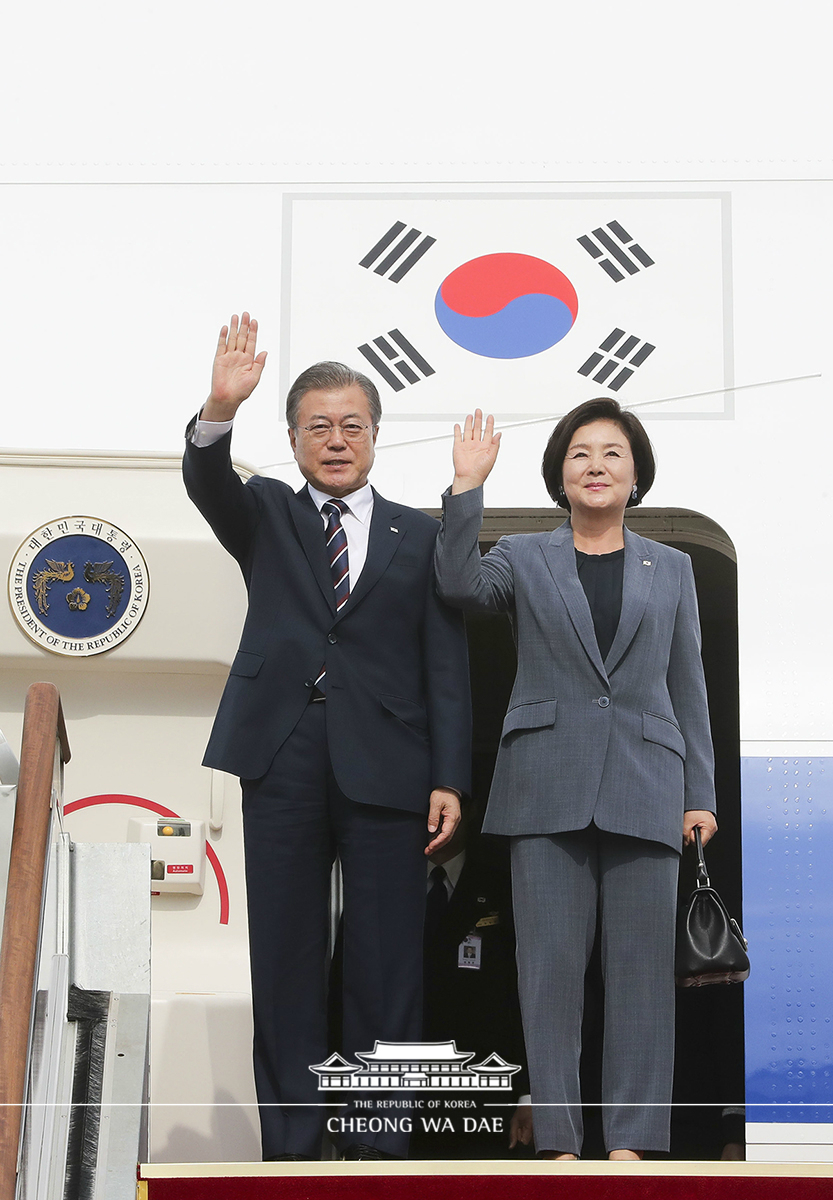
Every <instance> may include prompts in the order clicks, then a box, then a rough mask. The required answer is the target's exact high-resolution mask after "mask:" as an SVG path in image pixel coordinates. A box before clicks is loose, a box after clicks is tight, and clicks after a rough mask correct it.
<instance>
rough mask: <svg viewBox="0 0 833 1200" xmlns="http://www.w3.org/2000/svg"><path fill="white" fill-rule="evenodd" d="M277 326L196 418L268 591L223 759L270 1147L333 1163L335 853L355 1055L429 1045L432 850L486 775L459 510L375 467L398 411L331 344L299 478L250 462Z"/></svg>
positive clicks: (228, 347)
mask: <svg viewBox="0 0 833 1200" xmlns="http://www.w3.org/2000/svg"><path fill="white" fill-rule="evenodd" d="M256 341H257V323H256V322H255V321H254V320H253V319H250V317H249V315H248V314H247V313H243V315H242V318H241V319H240V320H239V321H238V318H237V317H236V316H234V317H232V320H231V323H230V326H228V327H227V326H223V329H222V330H221V332H220V338H219V343H218V346H217V352H216V355H215V359H214V369H213V375H212V384H211V392H210V395H209V397H208V400H207V401H206V403H205V405H204V406H203V409H202V411H201V413H200V414H199V417H198V418H195V419H194V421H192V423H191V425H190V426H189V428H188V431H187V439H186V450H185V461H184V475H185V483H186V487H187V490H188V494H189V496H190V497H191V499H192V500H193V501H194V503H195V504H196V505H197V507H198V508H199V510H200V512H201V513H202V514H203V516H204V517H205V518H206V520H207V521H208V522H209V524H210V525H211V527H212V529H213V530H214V533H215V534H216V536H217V537H218V539H219V541H220V542H221V543H222V545H223V546H224V547H225V548H226V549H227V550H228V551H229V553H230V554H232V555H233V556H234V558H235V559H236V560H237V562H238V563H239V565H240V568H241V570H242V572H243V576H244V579H245V581H246V585H247V588H248V597H249V603H248V613H247V617H246V622H245V625H244V628H243V634H242V638H241V642H240V649H239V651H238V653H237V655H236V657H235V659H234V661H233V663H232V666H231V673H230V675H229V679H228V683H227V685H226V688H225V691H224V693H223V697H222V699H221V701H220V706H219V709H218V712H217V717H216V720H215V723H214V727H213V730H212V734H211V738H210V741H209V744H208V749H207V750H206V754H205V758H204V760H203V761H204V763H205V765H206V766H210V767H215V768H217V769H218V770H222V771H227V772H230V773H232V774H235V775H238V776H240V779H241V784H242V789H243V821H244V838H245V855H246V883H247V891H248V907H249V943H250V953H251V968H252V994H253V1005H254V1027H255V1035H254V1062H255V1082H256V1087H257V1095H258V1102H259V1105H260V1120H261V1134H262V1150H263V1157H264V1158H265V1159H270V1160H281V1159H283V1160H286V1159H290V1160H292V1159H316V1158H318V1157H319V1155H320V1147H321V1141H322V1134H323V1129H324V1120H325V1113H326V1111H327V1110H325V1109H324V1108H323V1106H321V1105H320V1104H319V1103H318V1101H319V1100H320V1099H321V1098H322V1097H321V1094H320V1093H319V1092H318V1091H317V1090H316V1089H317V1079H316V1077H315V1076H314V1075H313V1074H312V1073H311V1071H310V1066H311V1065H313V1064H319V1063H321V1062H323V1061H324V1059H325V1058H326V1056H327V1051H328V1046H327V1033H326V983H325V977H326V976H325V965H326V953H327V935H328V893H329V880H330V871H331V867H332V864H333V861H334V858H335V856H336V854H338V856H339V858H340V860H341V866H342V872H343V878H344V943H345V946H344V983H343V988H344V996H343V1002H344V1049H345V1052H346V1053H348V1054H351V1055H352V1054H354V1053H355V1052H356V1051H366V1050H372V1049H373V1046H374V1044H375V1042H376V1040H380V1041H392V1042H408V1041H419V1040H420V1033H421V990H422V965H421V957H422V925H423V914H424V907H425V866H424V861H425V860H424V854H426V853H431V852H433V851H434V850H436V849H437V848H438V847H440V846H442V845H443V844H444V843H445V842H446V841H447V840H448V839H449V838H450V837H451V835H452V833H453V831H454V828H455V826H456V824H457V822H458V820H459V813H460V806H459V797H460V795H461V794H462V793H463V792H465V791H467V789H468V787H469V770H470V721H471V717H470V702H469V683H468V671H467V655H466V642H465V631H464V627H463V623H462V619H461V618H460V616H459V615H458V614H456V613H454V612H453V611H452V610H450V609H448V608H446V606H445V605H444V604H443V603H442V602H441V601H440V600H439V599H438V597H437V595H436V591H435V587H434V575H433V566H432V557H433V552H434V543H435V540H436V534H437V530H438V523H437V522H436V521H434V520H433V519H431V518H429V517H427V516H426V515H425V514H423V513H421V512H418V511H416V510H414V509H411V508H407V507H405V506H403V505H401V504H392V503H390V502H388V501H387V500H385V499H383V498H382V497H381V496H380V495H378V493H376V492H375V491H374V490H373V489H372V488H371V487H370V485H369V483H368V475H369V473H370V469H371V467H372V466H373V459H374V448H375V443H376V436H377V432H378V425H379V418H380V415H381V406H380V403H379V396H378V392H377V390H376V388H375V386H374V384H373V383H372V382H371V380H369V379H368V378H366V377H365V376H364V375H361V374H359V373H358V372H356V371H352V370H351V369H350V368H349V367H345V366H344V365H343V364H340V363H331V362H325V363H318V364H316V365H315V366H313V367H310V368H309V369H308V370H307V371H305V372H304V373H303V374H302V375H301V376H299V378H298V379H297V380H296V381H295V383H294V384H293V385H292V387H291V388H290V391H289V395H288V397H287V407H286V415H287V424H288V426H289V439H290V443H291V445H292V450H293V453H294V456H295V459H296V461H297V463H298V466H299V468H300V470H301V473H302V475H303V476H304V477H305V479H306V484H305V485H304V487H302V488H301V490H300V491H299V492H297V493H295V492H293V491H292V489H291V488H289V487H288V486H287V485H286V484H284V483H282V482H280V481H278V480H276V479H269V478H265V477H263V476H257V475H256V476H254V477H252V478H251V479H249V480H248V482H247V483H246V484H245V485H244V484H243V482H242V481H241V479H240V477H239V476H238V475H237V473H236V472H235V471H234V469H233V468H232V465H231V459H230V442H231V421H232V419H233V418H234V415H235V413H236V412H237V410H238V409H239V407H240V405H241V404H242V403H243V402H244V401H245V400H246V399H247V398H248V396H249V395H250V394H251V393H252V391H253V390H254V388H255V387H256V386H257V383H258V381H259V379H260V376H261V373H262V371H263V367H264V364H265V361H266V355H265V353H262V352H261V353H260V354H258V353H257V348H256ZM426 821H427V829H428V838H426ZM426 840H428V845H427V846H426ZM365 1095H367V1093H365ZM337 1111H338V1113H339V1117H344V1118H346V1120H344V1121H340V1122H339V1128H340V1129H343V1130H344V1132H343V1133H342V1134H341V1135H340V1136H339V1143H338V1144H339V1146H340V1149H341V1150H342V1153H343V1156H344V1157H345V1158H351V1159H365V1158H367V1159H372V1158H389V1157H404V1156H405V1154H406V1153H407V1132H406V1131H404V1130H403V1129H401V1128H394V1129H390V1127H389V1126H390V1122H388V1123H387V1127H386V1128H385V1129H384V1130H383V1131H379V1132H367V1133H362V1134H361V1135H359V1136H356V1135H353V1134H352V1133H351V1129H352V1128H355V1126H351V1125H350V1123H349V1118H350V1115H351V1113H352V1111H353V1108H352V1105H350V1104H348V1107H347V1108H346V1109H340V1110H337ZM362 1116H364V1117H366V1118H372V1117H373V1110H369V1109H366V1108H364V1109H362ZM401 1124H404V1123H401ZM373 1125H374V1123H373V1122H372V1120H367V1121H366V1122H364V1124H363V1125H362V1128H363V1129H367V1130H371V1129H372V1127H373Z"/></svg>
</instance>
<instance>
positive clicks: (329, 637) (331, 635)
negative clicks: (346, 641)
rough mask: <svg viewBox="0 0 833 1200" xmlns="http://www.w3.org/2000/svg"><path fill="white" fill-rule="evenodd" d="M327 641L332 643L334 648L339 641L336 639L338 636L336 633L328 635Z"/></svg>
mask: <svg viewBox="0 0 833 1200" xmlns="http://www.w3.org/2000/svg"><path fill="white" fill-rule="evenodd" d="M327 641H328V642H329V643H330V645H331V646H334V645H335V644H336V642H337V641H338V638H337V637H336V635H335V634H334V633H328V634H327Z"/></svg>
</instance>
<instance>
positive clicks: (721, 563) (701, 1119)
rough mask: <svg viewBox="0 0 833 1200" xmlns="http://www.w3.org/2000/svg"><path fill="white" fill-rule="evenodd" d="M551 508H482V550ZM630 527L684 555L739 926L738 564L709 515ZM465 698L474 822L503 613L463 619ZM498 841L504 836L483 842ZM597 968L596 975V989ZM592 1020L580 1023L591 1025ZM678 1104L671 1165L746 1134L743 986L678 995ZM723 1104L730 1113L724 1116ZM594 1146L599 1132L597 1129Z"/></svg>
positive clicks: (729, 886) (683, 513) (719, 881)
mask: <svg viewBox="0 0 833 1200" xmlns="http://www.w3.org/2000/svg"><path fill="white" fill-rule="evenodd" d="M562 521H563V518H561V519H558V518H555V519H554V514H553V510H552V509H551V508H549V509H524V510H505V509H504V510H496V509H491V510H487V512H486V514H485V517H484V521H483V528H482V530H481V535H480V548H481V552H482V553H485V552H486V551H487V550H488V549H489V548H490V547H491V546H493V545H494V544H495V542H497V540H498V539H499V538H500V537H502V536H504V535H505V534H511V533H532V532H539V531H544V530H548V529H552V528H554V527H555V526H556V525H558V524H561V523H562ZM627 524H628V527H629V528H630V529H632V530H633V532H635V533H639V534H640V535H642V536H643V537H648V538H653V539H654V540H656V541H660V542H665V543H667V544H669V545H672V546H675V547H676V548H677V549H680V550H683V551H685V552H686V553H687V554H689V555H690V556H691V559H692V563H693V567H694V575H695V580H696V585H697V595H698V602H699V607H700V621H701V626H702V632H703V664H704V668H705V674H706V685H707V689H708V696H709V710H710V717H711V727H712V736H713V739H714V748H715V775H716V787H717V797H718V822H719V833H718V836H717V837H716V838H715V839H714V840H713V842H712V843H711V844H710V846H709V850H708V865H709V870H710V873H711V876H712V879H713V881H714V883H715V885H716V886H717V887H718V890H719V891H720V893H721V895H722V896H723V898H724V900H725V902H726V904H727V907H728V908H729V911H730V912H731V913H732V914H733V915H736V916H737V918H738V920H739V921H740V922H741V925H742V924H743V917H742V896H741V844H740V764H739V687H738V620H737V565H736V560H735V553H734V548H733V546H732V543H731V540H730V539H729V537H728V536H727V534H726V533H725V532H724V530H722V529H721V528H720V526H718V525H716V524H715V523H714V522H713V521H711V520H709V518H708V517H705V516H702V515H701V514H698V513H694V512H690V511H687V510H679V509H658V508H637V509H629V510H628V512H627ZM466 625H467V631H468V639H469V655H470V669H471V681H472V700H473V707H474V737H473V796H474V801H475V805H476V808H477V810H478V816H479V817H480V816H482V812H483V809H484V808H485V803H486V799H487V797H488V792H489V785H490V782H491V778H492V773H493V771H494V765H495V758H496V755H497V749H498V744H499V741H500V734H501V727H502V723H503V717H504V714H505V712H506V708H507V705H508V702H509V696H510V693H511V690H512V684H513V681H514V677H515V668H516V658H515V647H514V644H513V640H512V633H511V629H510V625H509V621H508V619H507V618H506V617H504V616H482V615H478V614H467V616H466ZM489 840H490V841H491V840H494V841H498V842H502V841H504V839H489ZM693 887H694V868H693V857H692V855H691V852H690V851H689V852H687V853H686V854H685V855H684V856H683V860H682V864H681V871H680V894H681V896H688V894H689V892H690V891H691V889H692V888H693ZM594 972H595V974H596V976H598V978H597V980H596V982H595V983H594V979H593V976H594ZM600 986H601V984H600V972H599V968H598V964H597V963H591V968H590V971H589V972H588V997H587V1013H586V1033H585V1043H587V1042H588V1040H589V1046H588V1045H586V1049H585V1054H586V1057H587V1071H586V1075H587V1090H588V1093H590V1094H588V1095H587V1096H586V1100H587V1101H591V1100H592V1093H593V1092H595V1090H596V1089H595V1086H594V1082H593V1080H594V1076H595V1075H596V1074H597V1066H596V1064H597V1063H598V1061H599V1060H600V1053H599V1052H600V1045H599V1042H600V1036H601V1032H600V1026H599V1029H598V1032H596V1033H595V1034H593V1032H592V1031H591V1030H592V1026H593V1019H594V1018H593V1012H594V1010H595V1009H597V1008H598V996H594V995H592V994H591V993H592V992H593V989H594V988H595V989H596V991H598V988H599V987H600ZM588 1023H589V1027H588ZM674 1101H675V1109H674V1119H673V1122H672V1150H671V1156H672V1157H674V1158H689V1159H714V1158H720V1156H721V1153H722V1151H723V1149H724V1147H725V1146H726V1145H729V1144H737V1143H738V1142H742V1138H743V1112H742V1104H743V989H742V988H739V987H707V988H692V989H685V990H680V991H679V992H678V1006H677V1058H676V1068H675V1096H674ZM725 1108H733V1109H735V1110H736V1111H735V1112H730V1113H724V1111H723V1110H724V1109H725ZM587 1117H588V1119H587V1138H586V1140H585V1157H604V1155H603V1154H602V1153H601V1144H600V1143H599V1147H598V1150H599V1153H598V1154H596V1153H595V1152H594V1151H595V1150H596V1147H595V1146H594V1145H590V1146H588V1140H589V1141H590V1142H591V1143H592V1141H593V1129H594V1122H593V1120H592V1113H588V1114H587ZM598 1136H599V1139H600V1129H599V1130H598Z"/></svg>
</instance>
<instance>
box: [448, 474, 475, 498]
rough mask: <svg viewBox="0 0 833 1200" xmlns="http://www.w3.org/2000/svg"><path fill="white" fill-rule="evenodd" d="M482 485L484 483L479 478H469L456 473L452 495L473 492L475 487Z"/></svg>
mask: <svg viewBox="0 0 833 1200" xmlns="http://www.w3.org/2000/svg"><path fill="white" fill-rule="evenodd" d="M479 487H482V483H481V481H480V480H478V479H467V478H465V477H464V476H460V475H455V476H454V482H453V483H452V485H451V494H452V496H459V495H460V494H461V492H473V491H474V489H475V488H479Z"/></svg>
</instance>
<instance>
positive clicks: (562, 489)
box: [558, 484, 565, 500]
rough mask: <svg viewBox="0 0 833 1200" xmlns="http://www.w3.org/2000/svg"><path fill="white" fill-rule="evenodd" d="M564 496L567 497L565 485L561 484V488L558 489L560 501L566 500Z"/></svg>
mask: <svg viewBox="0 0 833 1200" xmlns="http://www.w3.org/2000/svg"><path fill="white" fill-rule="evenodd" d="M564 495H565V493H564V485H563V484H560V485H559V488H558V499H559V500H563V499H564Z"/></svg>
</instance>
